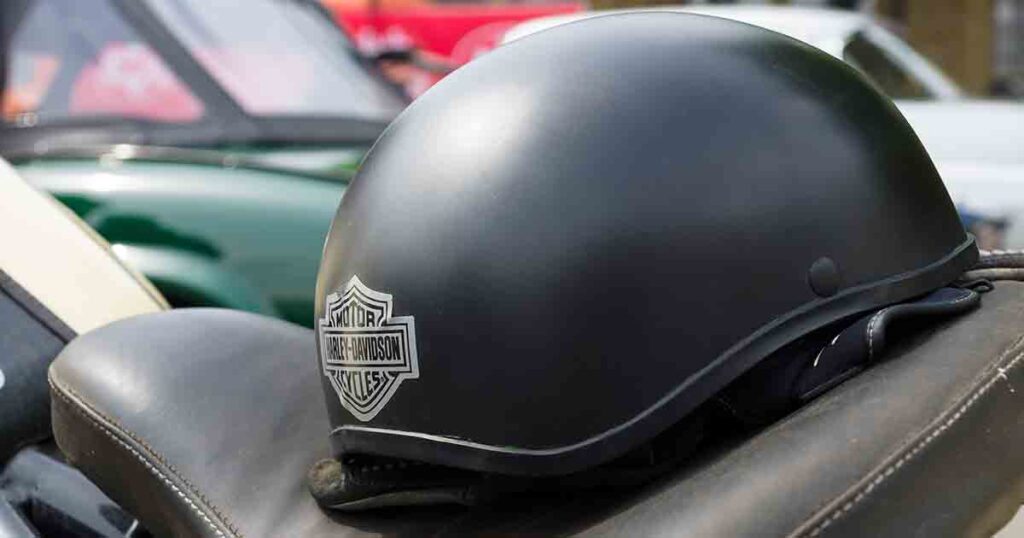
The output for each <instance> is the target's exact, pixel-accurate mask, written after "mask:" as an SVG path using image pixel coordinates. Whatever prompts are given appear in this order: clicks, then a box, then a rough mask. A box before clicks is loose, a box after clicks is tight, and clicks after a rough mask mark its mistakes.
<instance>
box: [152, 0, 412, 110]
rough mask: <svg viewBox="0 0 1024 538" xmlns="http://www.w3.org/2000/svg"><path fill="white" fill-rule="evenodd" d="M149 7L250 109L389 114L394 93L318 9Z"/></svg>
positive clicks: (236, 1) (226, 0) (193, 3)
mask: <svg viewBox="0 0 1024 538" xmlns="http://www.w3.org/2000/svg"><path fill="white" fill-rule="evenodd" d="M148 5H149V6H150V7H151V8H152V9H153V11H154V12H155V13H156V15H157V16H158V17H159V18H160V19H161V20H162V21H163V22H164V23H165V24H166V25H167V27H168V28H169V29H170V30H171V32H172V33H174V35H175V36H176V37H177V38H178V40H179V41H180V42H181V43H182V44H183V45H184V46H185V47H186V48H187V49H188V50H189V52H190V53H191V54H192V55H193V56H194V57H195V58H196V60H198V61H199V63H200V64H202V65H203V67H204V68H205V69H206V70H207V71H209V73H210V74H211V75H212V76H213V78H215V79H216V80H217V82H218V83H219V84H220V85H221V86H223V87H224V89H225V90H226V91H227V92H228V93H229V94H231V96H232V97H233V98H234V99H235V100H236V101H238V103H239V104H240V105H241V106H242V108H243V109H245V111H246V112H247V113H249V114H252V115H257V116H287V115H303V116H319V115H326V116H345V117H351V116H356V117H358V116H369V117H390V116H391V114H392V113H393V111H394V105H395V103H394V97H393V96H392V95H390V94H389V93H387V92H381V91H380V88H379V87H377V86H375V84H374V81H373V80H372V79H371V78H370V77H368V76H367V75H366V73H365V71H364V70H363V66H362V65H360V64H359V62H358V60H357V59H356V57H355V55H354V54H353V53H352V50H351V49H350V48H349V46H348V45H347V43H344V42H342V39H343V35H342V34H341V33H340V32H339V31H338V29H337V28H336V27H334V25H333V23H332V22H331V21H329V20H327V19H326V18H325V17H324V16H323V15H322V13H314V12H312V11H311V10H312V8H310V7H309V6H307V5H303V4H302V3H300V2H280V1H275V0H218V1H216V2H211V1H209V0H149V1H148Z"/></svg>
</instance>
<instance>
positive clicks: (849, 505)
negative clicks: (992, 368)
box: [807, 337, 1024, 537]
mask: <svg viewBox="0 0 1024 538" xmlns="http://www.w3.org/2000/svg"><path fill="white" fill-rule="evenodd" d="M1022 341H1024V337H1022V338H1018V339H1017V341H1015V342H1014V343H1013V345H1011V346H1010V349H1015V348H1017V347H1019V346H1020V344H1021V342H1022ZM1009 353H1010V351H1007V352H1006V353H1005V354H1004V356H1005V355H1008V354H1009ZM1021 360H1024V351H1020V352H1019V353H1018V354H1017V356H1016V357H1014V358H1013V360H1011V361H1010V362H1009V364H1007V365H1006V366H1005V367H1002V368H999V369H998V370H999V372H998V373H997V374H996V375H994V376H992V377H991V378H990V379H989V380H988V381H987V382H986V383H985V384H984V385H982V386H981V388H979V389H978V390H977V391H975V392H974V394H972V395H971V397H970V398H969V399H968V400H967V401H966V402H964V404H963V405H961V406H960V408H959V409H957V411H956V413H954V414H953V416H951V417H949V419H947V420H946V421H945V422H943V423H942V425H941V426H939V427H938V428H936V429H935V431H933V432H932V433H930V434H929V435H928V437H925V438H924V439H923V440H921V441H920V442H918V443H917V445H915V446H914V448H913V450H911V451H910V452H908V453H906V454H904V455H903V456H902V457H901V458H900V459H899V460H897V461H896V462H895V463H893V464H892V465H890V466H889V467H887V468H886V469H885V470H884V471H883V472H881V473H879V474H878V476H877V477H875V479H874V480H872V481H871V483H870V484H868V485H867V487H865V488H864V490H863V491H861V492H860V493H858V494H857V496H856V497H854V498H853V499H852V500H850V501H847V502H846V503H845V504H844V505H843V506H842V507H841V508H839V509H836V510H835V511H833V512H832V514H830V515H829V516H828V517H827V518H825V520H824V521H822V522H821V523H819V524H818V525H817V526H816V527H814V529H812V530H811V532H810V533H809V534H807V536H811V537H814V536H818V535H819V534H821V532H822V531H823V530H825V528H826V527H828V526H829V525H831V524H832V523H834V522H835V521H836V520H838V519H839V518H840V517H842V516H843V515H844V514H846V513H847V512H849V511H850V510H851V509H853V507H854V506H855V505H856V504H857V503H859V502H860V501H862V500H863V499H864V498H865V497H867V496H868V495H869V494H870V493H871V492H872V491H873V490H874V489H875V488H877V487H878V486H879V485H880V484H881V483H882V482H883V481H885V479H886V478H889V477H890V476H892V474H893V473H894V472H896V470H898V469H899V468H900V467H902V466H903V465H904V464H906V463H907V462H908V461H910V460H911V459H912V458H914V457H915V456H917V455H918V454H919V453H920V452H921V451H922V450H924V448H925V447H927V446H928V445H929V444H931V442H932V441H934V440H935V439H936V438H938V437H939V436H940V435H942V434H943V433H944V432H945V431H946V430H948V429H949V428H950V427H951V426H952V425H953V424H954V423H956V422H957V421H958V420H959V419H960V417H962V416H963V415H964V413H966V412H967V410H968V409H969V408H970V407H971V406H972V405H974V403H975V402H976V401H978V399H979V398H981V397H982V396H984V395H985V393H986V392H988V391H989V389H991V388H992V386H993V385H995V384H996V382H997V381H999V380H1000V379H1005V378H1006V372H1007V371H1009V370H1010V369H1012V368H1013V367H1014V366H1016V365H1017V363H1019V362H1021ZM997 364H998V363H997Z"/></svg>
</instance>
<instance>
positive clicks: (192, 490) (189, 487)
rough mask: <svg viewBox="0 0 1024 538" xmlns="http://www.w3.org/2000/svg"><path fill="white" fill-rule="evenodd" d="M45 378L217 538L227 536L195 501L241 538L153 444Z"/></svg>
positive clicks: (216, 509)
mask: <svg viewBox="0 0 1024 538" xmlns="http://www.w3.org/2000/svg"><path fill="white" fill-rule="evenodd" d="M48 377H51V378H50V379H49V382H50V387H51V388H52V389H53V392H54V393H55V394H57V396H58V397H59V398H60V399H62V400H64V401H65V402H66V403H67V404H69V405H70V406H71V408H72V409H73V410H74V411H75V412H76V413H78V414H79V415H81V416H83V417H85V418H86V419H88V421H89V422H90V423H92V425H93V426H95V427H96V428H97V429H99V430H100V431H102V432H103V433H104V434H106V435H107V436H108V437H110V438H111V439H112V440H114V441H115V442H116V443H118V444H119V445H121V446H122V447H123V448H125V449H126V450H128V452H129V453H131V454H132V455H133V456H135V458H136V459H137V460H139V461H140V462H141V463H142V464H143V465H144V466H145V467H146V469H147V470H149V471H150V472H151V473H153V474H154V475H155V476H156V477H157V478H158V479H160V481H162V482H163V483H164V484H166V485H167V486H169V487H170V488H171V489H172V490H173V491H174V492H175V493H176V494H177V495H178V497H180V498H181V499H182V500H183V501H185V503H186V504H187V505H188V506H189V508H191V509H192V511H193V512H195V513H196V515H198V516H199V517H200V518H201V519H202V520H203V522H205V523H206V524H207V525H208V526H209V528H210V529H211V530H212V531H213V532H214V533H215V534H216V535H217V536H218V537H220V538H227V536H226V535H225V533H224V531H223V530H221V529H219V528H218V527H217V525H216V524H215V523H214V522H213V520H212V519H211V518H210V516H209V515H208V514H206V512H205V510H204V509H203V508H201V507H200V506H198V505H197V504H196V503H197V502H198V503H201V504H203V505H205V506H206V507H207V508H208V509H209V510H211V511H212V512H213V514H214V517H216V518H217V519H219V520H220V523H221V524H223V525H224V526H225V527H227V529H228V531H229V533H230V535H231V536H232V537H235V538H242V537H243V535H242V534H241V533H240V532H239V530H238V528H237V527H235V526H234V525H233V524H232V523H231V522H230V520H229V519H228V518H227V517H226V516H225V515H224V514H223V513H222V512H221V511H220V510H219V509H218V508H217V507H216V505H214V503H212V502H210V500H209V499H208V498H207V497H206V496H205V495H203V494H202V493H200V492H199V491H198V488H196V486H195V485H193V484H192V483H191V482H190V481H189V480H188V479H186V478H185V477H184V476H182V475H181V473H180V472H179V471H178V470H177V469H176V468H175V467H174V466H173V465H171V464H170V463H168V461H167V459H166V458H164V457H163V456H161V455H160V454H159V453H158V452H157V451H156V450H154V449H153V447H151V446H150V445H149V444H148V443H146V442H145V441H144V440H143V439H141V438H140V437H139V436H138V435H136V434H135V433H134V432H132V431H130V430H128V429H127V428H125V427H123V426H122V425H120V424H119V423H118V422H117V421H116V420H113V419H111V418H110V417H108V416H106V415H105V414H103V413H102V412H100V411H97V410H96V409H95V408H93V407H92V406H90V405H89V404H88V403H86V402H85V400H84V398H82V396H81V395H79V394H78V393H77V392H75V391H74V390H72V389H70V388H68V387H63V386H61V385H60V384H59V383H58V382H57V381H56V380H54V379H52V376H48ZM72 398H74V399H72ZM76 400H77V401H76ZM79 406H80V407H82V408H84V409H85V410H87V411H88V413H87V412H84V411H83V410H82V409H79ZM90 413H95V414H96V415H98V416H99V417H100V418H102V419H103V420H105V421H107V422H109V423H110V424H111V426H112V427H113V428H114V429H115V430H116V431H117V432H118V433H121V434H123V435H126V436H128V437H129V438H130V439H131V440H133V441H135V442H137V443H139V444H140V445H142V447H143V448H145V450H146V451H147V452H148V453H149V454H148V455H149V456H150V457H152V458H153V459H154V460H156V461H157V462H158V463H160V464H161V465H163V466H165V467H166V468H167V471H168V472H169V473H170V474H171V475H173V477H174V478H176V479H177V480H179V481H180V482H181V483H182V484H184V487H185V489H186V490H187V491H183V490H182V488H179V487H178V485H176V484H175V483H174V482H173V481H172V480H170V479H169V478H168V477H167V476H166V475H165V474H164V472H163V471H162V470H161V469H159V468H158V467H157V466H156V465H154V464H153V463H151V462H150V461H148V460H147V458H146V455H143V454H142V453H141V452H140V451H139V449H137V448H135V447H133V446H131V445H129V444H128V443H126V442H125V441H124V440H123V439H120V438H118V436H117V435H115V433H114V432H113V431H111V428H108V427H107V426H105V425H104V424H103V423H101V422H100V421H99V420H97V419H96V417H94V416H92V415H91V414H90ZM189 495H192V496H195V497H197V499H195V500H193V499H191V498H189Z"/></svg>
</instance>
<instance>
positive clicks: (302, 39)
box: [0, 0, 403, 150]
mask: <svg viewBox="0 0 1024 538" xmlns="http://www.w3.org/2000/svg"><path fill="white" fill-rule="evenodd" d="M0 15H2V16H0V19H3V22H4V25H2V28H0V29H2V32H0V105H2V107H0V112H2V115H3V124H2V126H0V131H3V132H6V133H7V134H5V135H3V138H5V140H3V141H2V142H0V150H5V148H6V149H10V148H13V147H15V146H17V147H19V148H23V147H26V146H27V147H37V146H39V143H40V141H41V139H40V138H39V137H44V138H45V140H42V141H44V142H47V144H48V143H49V142H51V141H53V140H59V141H60V143H62V144H66V143H69V141H70V143H71V144H72V145H74V144H81V143H86V144H88V143H100V144H102V143H108V142H112V143H120V142H129V143H158V144H164V145H179V144H180V145H209V144H231V143H247V142H254V141H255V142H261V141H268V142H273V143H278V142H280V143H294V142H302V143H305V142H314V143H320V142H323V143H331V142H332V141H334V140H357V139H358V140H360V141H365V142H366V143H369V142H371V141H372V140H373V138H374V137H375V133H378V132H379V129H382V128H383V125H385V124H386V123H387V122H388V121H389V120H390V119H391V118H392V117H394V115H395V114H396V113H397V112H398V111H399V110H400V109H401V108H402V106H403V103H402V101H401V99H400V98H399V97H398V95H397V94H396V93H395V92H394V91H393V90H391V89H390V88H388V87H387V85H386V84H384V82H382V81H381V80H379V79H378V78H376V77H375V76H374V75H372V74H371V72H370V71H369V70H367V69H366V67H365V66H364V65H363V64H362V63H361V60H360V59H359V57H358V56H357V54H356V53H355V50H354V47H353V46H352V44H351V43H350V42H349V40H348V38H347V36H345V34H344V32H343V31H341V30H340V29H339V28H338V27H337V26H335V25H334V23H333V21H331V20H330V18H329V17H328V15H326V14H325V12H324V11H322V10H321V8H320V7H319V6H318V5H317V4H316V3H315V2H313V1H311V0H217V1H216V2H210V1H208V0H145V1H140V0H3V2H2V3H0ZM37 126H39V127H47V128H48V130H47V131H45V132H41V131H38V130H36V129H31V128H33V127H37ZM112 126H116V127H117V129H111V127H112ZM378 126H379V127H378ZM26 128H27V129H26ZM69 130H70V131H69ZM71 131H74V132H73V135H72V136H68V133H69V132H71ZM86 131H88V132H86ZM32 133H41V134H32ZM15 138H17V140H14V139H15ZM360 143H362V142H360ZM58 145H59V144H58Z"/></svg>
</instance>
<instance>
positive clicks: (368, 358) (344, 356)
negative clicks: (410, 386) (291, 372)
mask: <svg viewBox="0 0 1024 538" xmlns="http://www.w3.org/2000/svg"><path fill="white" fill-rule="evenodd" d="M319 325H320V327H319V328H320V335H319V337H320V362H321V365H322V366H323V371H324V375H325V376H327V378H328V379H330V380H331V385H332V386H333V387H334V391H335V392H337V393H338V398H339V399H340V400H341V405H343V406H344V407H345V409H348V410H349V412H351V413H352V414H353V415H354V416H355V417H356V418H357V419H359V420H361V421H363V422H366V421H368V420H371V419H373V417H375V416H377V413H379V412H380V410H381V409H383V408H384V405H385V404H387V403H388V400H390V399H391V397H392V396H394V394H395V391H396V390H398V386H399V385H401V384H402V381H405V380H406V379H416V378H418V377H419V376H420V371H419V364H418V363H417V360H416V326H415V324H414V322H413V317H412V316H400V317H392V316H391V296H390V295H388V294H386V293H381V292H379V291H373V290H371V289H370V288H368V287H366V285H364V284H363V283H362V282H360V281H359V277H356V276H353V277H352V279H351V280H349V281H348V284H345V288H344V289H343V290H342V291H341V292H339V293H332V294H330V295H328V296H327V305H326V307H325V309H324V317H323V318H321V319H320V324H319Z"/></svg>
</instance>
